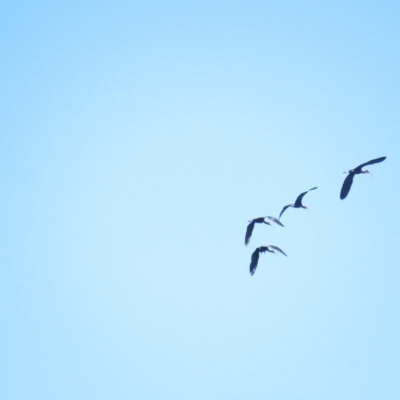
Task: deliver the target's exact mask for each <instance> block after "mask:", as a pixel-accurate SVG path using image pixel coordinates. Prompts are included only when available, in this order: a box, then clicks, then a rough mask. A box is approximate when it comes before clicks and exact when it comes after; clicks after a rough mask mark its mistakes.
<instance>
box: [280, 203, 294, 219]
mask: <svg viewBox="0 0 400 400" xmlns="http://www.w3.org/2000/svg"><path fill="white" fill-rule="evenodd" d="M291 206H292V205H291V204H289V205H288V206H285V207H283V208H282V211H281V213H280V214H279V218H281V217H282V214H283V213H284V212H285V211H286V210H287V209H288V208H289V207H291Z"/></svg>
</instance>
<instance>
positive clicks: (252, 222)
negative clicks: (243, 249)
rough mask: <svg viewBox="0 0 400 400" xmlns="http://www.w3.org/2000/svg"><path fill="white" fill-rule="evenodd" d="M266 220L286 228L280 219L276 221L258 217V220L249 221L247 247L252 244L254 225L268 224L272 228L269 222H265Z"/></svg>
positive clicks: (245, 241) (245, 242) (246, 237)
mask: <svg viewBox="0 0 400 400" xmlns="http://www.w3.org/2000/svg"><path fill="white" fill-rule="evenodd" d="M265 218H268V219H270V220H271V221H274V222H275V223H276V224H278V225H280V226H284V225H283V224H282V223H281V222H280V221H279V220H278V219H276V218H274V217H258V218H254V219H252V220H250V221H249V225H247V229H246V236H245V238H244V244H245V245H246V246H247V245H248V244H249V242H250V239H251V234H252V233H253V229H254V225H255V224H267V225H270V226H272V225H271V224H270V223H269V222H268V221H266V220H265Z"/></svg>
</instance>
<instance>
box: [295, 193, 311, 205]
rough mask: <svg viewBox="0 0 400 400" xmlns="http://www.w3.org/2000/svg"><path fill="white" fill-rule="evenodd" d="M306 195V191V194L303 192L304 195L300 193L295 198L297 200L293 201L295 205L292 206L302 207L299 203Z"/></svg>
mask: <svg viewBox="0 0 400 400" xmlns="http://www.w3.org/2000/svg"><path fill="white" fill-rule="evenodd" d="M307 193H308V190H307V192H304V193H301V194H299V195H298V197H297V199H296V201H295V203H294V206H295V207H301V206H302V203H301V201H302V200H303V197H304V196H305V195H306V194H307Z"/></svg>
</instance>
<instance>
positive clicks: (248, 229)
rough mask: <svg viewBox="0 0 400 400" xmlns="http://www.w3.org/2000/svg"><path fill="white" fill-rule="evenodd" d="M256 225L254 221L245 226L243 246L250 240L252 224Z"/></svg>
mask: <svg viewBox="0 0 400 400" xmlns="http://www.w3.org/2000/svg"><path fill="white" fill-rule="evenodd" d="M255 223H256V221H254V220H253V221H251V222H250V223H249V225H247V230H246V237H245V239H244V244H245V245H246V246H247V245H248V244H249V242H250V238H251V234H252V233H253V229H254V224H255Z"/></svg>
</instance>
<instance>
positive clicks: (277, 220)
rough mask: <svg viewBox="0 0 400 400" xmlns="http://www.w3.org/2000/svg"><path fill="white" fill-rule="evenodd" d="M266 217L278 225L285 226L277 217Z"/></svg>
mask: <svg viewBox="0 0 400 400" xmlns="http://www.w3.org/2000/svg"><path fill="white" fill-rule="evenodd" d="M266 218H268V219H270V220H271V221H274V222H275V223H276V224H278V225H280V226H283V227H285V225H283V224H282V222H281V221H279V219H276V218H274V217H266Z"/></svg>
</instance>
